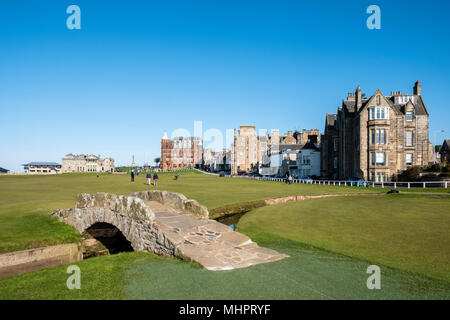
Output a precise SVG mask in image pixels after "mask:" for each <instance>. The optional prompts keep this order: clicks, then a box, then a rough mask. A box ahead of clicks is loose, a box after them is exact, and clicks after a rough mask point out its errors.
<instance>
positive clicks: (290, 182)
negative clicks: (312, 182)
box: [284, 173, 294, 184]
mask: <svg viewBox="0 0 450 320" xmlns="http://www.w3.org/2000/svg"><path fill="white" fill-rule="evenodd" d="M284 182H285V183H286V184H292V183H293V182H294V178H293V177H292V175H290V174H289V173H286V178H285V179H284Z"/></svg>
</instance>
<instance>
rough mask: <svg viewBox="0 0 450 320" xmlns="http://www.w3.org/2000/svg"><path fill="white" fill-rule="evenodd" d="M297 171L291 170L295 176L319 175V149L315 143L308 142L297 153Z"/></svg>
mask: <svg viewBox="0 0 450 320" xmlns="http://www.w3.org/2000/svg"><path fill="white" fill-rule="evenodd" d="M296 162H297V171H296V172H291V174H294V175H296V176H298V177H299V178H300V177H310V176H320V150H319V148H317V146H316V144H315V143H312V142H308V143H307V144H305V146H304V147H303V148H302V149H301V150H300V152H299V153H297V160H296Z"/></svg>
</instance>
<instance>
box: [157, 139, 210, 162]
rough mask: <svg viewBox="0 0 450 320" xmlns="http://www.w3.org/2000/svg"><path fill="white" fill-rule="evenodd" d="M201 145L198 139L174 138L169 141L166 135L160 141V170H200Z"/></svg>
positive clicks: (200, 140)
mask: <svg viewBox="0 0 450 320" xmlns="http://www.w3.org/2000/svg"><path fill="white" fill-rule="evenodd" d="M202 154H203V143H202V139H201V138H199V137H175V138H173V139H172V140H169V138H168V137H167V133H164V136H163V137H162V139H161V160H160V168H161V169H162V170H174V169H183V168H200V167H201V165H202Z"/></svg>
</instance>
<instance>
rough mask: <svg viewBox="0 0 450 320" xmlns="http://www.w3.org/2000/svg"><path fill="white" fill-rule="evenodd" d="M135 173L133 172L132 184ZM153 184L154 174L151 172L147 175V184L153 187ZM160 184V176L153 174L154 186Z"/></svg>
mask: <svg viewBox="0 0 450 320" xmlns="http://www.w3.org/2000/svg"><path fill="white" fill-rule="evenodd" d="M134 175H135V174H134V171H131V182H134ZM151 183H152V174H151V173H150V172H149V173H147V184H148V185H151ZM157 184H158V175H157V174H156V172H155V173H154V174H153V185H155V186H156V185H157Z"/></svg>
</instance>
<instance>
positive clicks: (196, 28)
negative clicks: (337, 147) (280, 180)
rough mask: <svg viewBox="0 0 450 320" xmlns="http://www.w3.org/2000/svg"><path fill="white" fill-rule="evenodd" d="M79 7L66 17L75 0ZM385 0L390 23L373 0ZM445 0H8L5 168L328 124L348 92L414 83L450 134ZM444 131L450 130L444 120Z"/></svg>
mask: <svg viewBox="0 0 450 320" xmlns="http://www.w3.org/2000/svg"><path fill="white" fill-rule="evenodd" d="M71 4H76V5H78V6H79V7H80V8H81V30H68V29H67V27H66V19H67V17H68V16H69V15H68V14H67V13H66V8H67V7H68V6H69V5H71ZM371 4H376V5H378V6H380V8H381V30H369V29H368V28H367V27H366V19H367V17H368V16H369V15H368V14H366V8H367V7H368V6H369V5H371ZM449 9H450V2H448V1H372V0H371V1H361V0H360V1H283V0H277V1H275V0H273V1H261V0H258V1H249V0H239V1H234V0H226V1H222V0H215V1H211V0H203V1H197V0H185V1H170V0H166V1H161V0H160V1H94V0H90V1H81V0H72V1H62V0H58V1H18V0H14V1H12V0H3V1H1V3H0V111H1V115H0V134H1V137H2V139H1V142H0V167H5V168H7V169H10V170H14V171H19V170H21V167H20V165H21V164H22V163H26V162H29V161H56V162H60V161H61V158H62V157H63V156H64V155H65V154H67V153H94V154H100V155H101V156H108V157H114V158H115V159H116V165H121V164H129V163H130V162H131V156H132V154H134V155H135V158H136V162H137V163H139V164H142V163H143V162H144V161H151V160H152V159H153V158H155V157H157V156H159V153H160V138H161V136H162V134H163V132H164V131H167V132H168V133H169V135H170V133H171V132H172V131H173V130H175V129H177V128H186V129H187V130H189V131H191V132H193V124H194V120H201V121H202V122H203V129H204V130H206V129H210V128H217V129H219V130H222V131H223V132H225V129H227V128H236V127H238V126H239V125H240V124H249V123H250V124H254V125H256V126H257V128H262V129H272V128H276V129H280V130H281V132H286V131H287V130H289V129H293V130H295V129H302V128H306V129H308V128H318V129H320V130H321V131H323V125H324V119H325V114H326V113H327V112H328V113H334V112H336V108H337V106H338V105H340V103H341V100H342V99H343V98H344V97H345V96H346V94H347V92H349V91H354V90H355V88H356V87H357V86H358V85H360V86H361V88H362V91H363V92H364V93H366V94H367V95H371V94H373V93H374V92H375V91H376V89H378V88H379V89H381V90H382V91H383V93H385V94H389V93H390V91H402V92H405V93H412V87H413V85H414V82H415V81H416V80H417V79H420V80H421V83H422V91H423V97H424V99H425V102H426V103H427V107H428V109H429V112H430V139H431V142H433V143H434V139H435V136H436V138H437V140H438V142H439V141H442V140H443V139H444V137H445V136H447V137H449V136H450V121H449V120H448V119H450V114H449V109H448V103H449V101H450V90H449V88H450V57H449V55H450V53H449V52H450V36H449V33H450V19H448V12H449ZM438 130H445V134H441V133H436V132H437V131H438Z"/></svg>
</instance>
